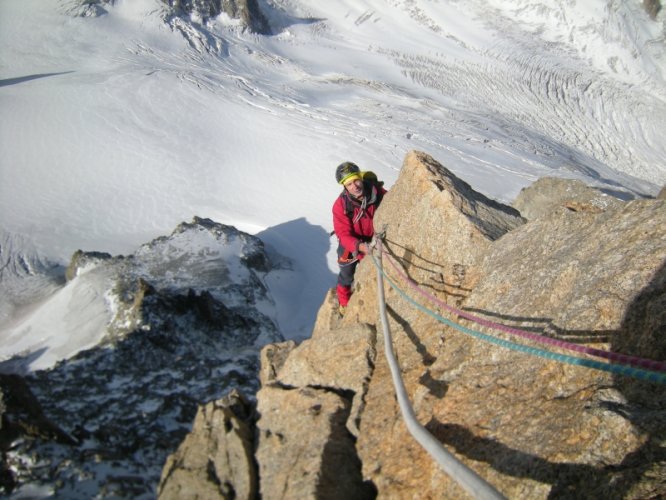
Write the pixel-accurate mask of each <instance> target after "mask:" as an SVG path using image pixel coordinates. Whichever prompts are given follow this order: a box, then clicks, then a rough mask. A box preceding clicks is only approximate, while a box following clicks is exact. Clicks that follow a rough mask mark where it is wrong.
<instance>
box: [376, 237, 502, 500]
mask: <svg viewBox="0 0 666 500" xmlns="http://www.w3.org/2000/svg"><path fill="white" fill-rule="evenodd" d="M377 246H378V248H379V250H380V252H379V263H378V262H377V260H376V259H375V256H374V255H373V254H372V253H371V254H370V255H371V257H372V260H373V262H374V263H375V266H376V267H377V289H378V303H379V315H380V318H381V321H382V328H383V331H384V352H385V354H386V359H387V361H388V364H389V368H390V370H391V378H392V379H393V385H394V387H395V392H396V396H397V398H398V404H399V405H400V411H401V413H402V417H403V418H404V420H405V424H406V426H407V430H408V431H409V432H410V434H411V435H412V436H413V437H414V439H416V441H417V442H418V443H419V444H420V445H421V446H422V447H423V448H424V449H425V450H426V451H427V452H428V453H429V454H430V456H432V457H433V458H434V459H435V460H436V461H437V463H438V464H439V466H440V467H441V468H442V470H444V472H445V473H447V474H448V475H449V476H450V477H451V478H453V479H454V480H455V481H456V482H457V483H458V484H459V485H460V486H461V487H462V488H464V489H465V491H467V492H468V493H469V494H470V495H472V496H473V497H474V498H480V499H497V498H504V497H503V496H502V495H501V494H500V493H499V492H498V491H497V490H496V489H495V488H493V486H491V485H490V484H488V483H487V482H486V481H485V480H484V479H483V478H482V477H480V476H479V475H478V474H476V472H474V471H473V470H472V469H470V468H469V467H467V466H466V465H465V464H464V463H462V462H461V461H459V460H458V459H457V458H456V457H455V456H454V455H453V454H451V453H450V452H449V451H448V450H447V449H446V448H444V447H443V446H442V444H441V443H440V442H439V441H438V440H437V439H435V438H434V437H433V436H432V434H430V433H429V432H428V431H427V430H426V428H425V427H423V426H422V425H421V424H420V423H419V421H418V420H417V418H416V414H415V413H414V410H413V408H412V406H411V404H410V402H409V397H408V396H407V390H406V389H405V384H404V382H403V381H402V377H401V376H400V366H399V365H398V362H397V360H396V358H395V353H394V352H393V340H392V338H391V331H390V329H389V326H388V317H387V315H386V301H385V297H384V281H383V278H384V276H385V274H384V270H383V268H382V264H381V255H382V252H381V240H377Z"/></svg>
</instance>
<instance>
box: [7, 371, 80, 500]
mask: <svg viewBox="0 0 666 500" xmlns="http://www.w3.org/2000/svg"><path fill="white" fill-rule="evenodd" d="M35 440H43V441H47V442H53V443H60V444H62V445H65V446H71V445H76V444H78V443H77V441H76V440H75V439H74V438H73V437H72V436H70V435H69V434H68V433H66V432H65V431H63V430H62V428H61V427H60V426H59V425H58V424H56V423H55V422H53V421H52V420H51V419H49V418H48V417H47V416H46V415H45V414H44V410H43V408H42V406H41V404H40V403H39V401H38V400H37V398H36V397H35V395H34V394H33V392H32V390H31V389H30V386H29V385H28V383H27V382H26V380H25V379H24V378H23V377H21V376H20V375H17V374H3V373H0V455H1V459H0V493H2V494H5V495H9V494H11V493H12V492H13V491H14V489H15V488H16V487H17V486H18V481H17V478H16V477H15V473H16V470H17V469H18V467H17V462H20V458H18V457H16V458H14V457H12V458H9V457H8V452H9V451H10V449H12V448H13V446H14V443H15V442H18V441H24V442H33V441H35Z"/></svg>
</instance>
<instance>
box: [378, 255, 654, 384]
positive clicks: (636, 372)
mask: <svg viewBox="0 0 666 500" xmlns="http://www.w3.org/2000/svg"><path fill="white" fill-rule="evenodd" d="M370 255H371V257H372V261H373V263H374V265H375V266H376V267H377V268H378V269H379V270H381V273H382V274H383V275H384V278H386V281H388V284H389V285H391V288H393V289H394V290H395V291H396V292H397V293H398V294H399V295H400V296H401V297H402V298H404V299H405V300H407V301H408V302H410V303H411V304H413V305H414V306H415V307H416V308H417V309H420V310H421V311H422V312H424V313H426V314H428V315H430V316H432V317H433V318H435V319H436V320H438V321H439V322H440V323H444V324H446V325H448V326H450V327H452V328H454V329H456V330H458V331H459V332H462V333H465V334H467V335H471V336H473V337H476V338H478V339H480V340H483V341H485V342H490V343H491V344H495V345H498V346H501V347H505V348H507V349H511V350H513V351H518V352H523V353H526V354H530V355H532V356H539V357H541V358H545V359H551V360H554V361H559V362H561V363H567V364H570V365H577V366H585V367H587V368H592V369H594V370H601V371H606V372H611V373H615V374H618V375H624V376H627V377H634V378H638V379H641V380H647V381H649V382H655V383H658V384H666V373H657V372H653V371H650V370H642V369H640V368H635V367H633V366H626V365H616V364H612V363H602V362H600V361H595V360H592V359H584V358H577V357H575V356H568V355H566V354H559V353H555V352H551V351H547V350H544V349H538V348H536V347H529V346H525V345H522V344H516V343H515V342H510V341H508V340H503V339H499V338H496V337H492V336H490V335H486V334H485V333H481V332H478V331H476V330H472V329H471V328H467V327H465V326H462V325H459V324H457V323H455V322H453V321H451V320H449V319H447V318H445V317H443V316H441V315H440V314H437V313H436V312H435V311H432V310H430V309H428V308H427V307H424V306H422V305H421V304H419V303H418V302H416V301H415V300H414V299H412V298H411V297H409V296H408V295H407V294H406V293H405V292H404V291H402V290H401V289H400V288H398V286H397V285H395V283H393V282H392V281H391V279H390V278H389V277H388V276H387V275H386V272H385V271H384V269H383V268H382V267H381V266H379V265H378V264H377V260H376V259H375V256H374V255H372V254H370Z"/></svg>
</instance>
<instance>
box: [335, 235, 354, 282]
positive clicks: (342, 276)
mask: <svg viewBox="0 0 666 500" xmlns="http://www.w3.org/2000/svg"><path fill="white" fill-rule="evenodd" d="M345 252H347V251H346V250H345V247H343V246H342V245H338V265H339V266H340V272H339V273H338V285H341V286H344V287H350V286H352V283H353V282H354V273H355V272H356V266H358V260H354V261H353V262H351V263H349V264H347V263H344V262H341V259H342V257H343V255H345ZM348 257H349V259H350V260H351V259H353V256H352V255H351V254H350V255H348Z"/></svg>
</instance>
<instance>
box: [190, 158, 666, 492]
mask: <svg viewBox="0 0 666 500" xmlns="http://www.w3.org/2000/svg"><path fill="white" fill-rule="evenodd" d="M549 182H550V181H544V182H541V183H537V184H536V185H535V186H534V187H533V189H530V188H528V189H527V190H526V191H525V192H524V193H522V194H521V198H522V200H523V201H522V203H523V206H524V208H525V209H526V210H527V211H528V212H530V213H534V214H537V215H538V216H537V217H535V218H534V219H533V220H531V221H530V222H527V223H524V219H522V218H521V217H520V216H519V215H518V213H517V212H516V211H515V210H514V209H512V208H510V207H505V206H501V205H499V204H495V203H494V202H488V201H486V200H485V199H484V197H482V196H480V195H479V194H478V193H475V192H474V191H473V190H472V189H471V188H470V187H469V186H467V185H465V184H464V183H461V182H460V181H459V180H457V179H455V178H454V177H453V176H452V175H451V174H450V172H448V170H447V169H445V168H444V167H443V166H442V165H440V164H438V163H437V162H436V161H435V160H434V159H432V158H431V157H429V156H427V155H424V154H420V153H412V154H410V155H408V157H407V158H406V160H405V163H404V166H403V169H402V172H401V175H400V178H399V179H398V181H397V183H396V185H395V186H394V187H393V188H392V189H391V190H390V192H389V193H388V194H387V195H386V197H385V198H384V202H383V204H382V206H381V208H380V209H379V211H378V213H377V215H376V221H377V222H378V224H379V226H378V227H379V228H381V227H382V225H386V246H387V251H388V253H389V254H390V255H391V258H392V259H394V260H395V261H397V263H398V264H399V266H400V267H402V268H403V269H404V270H405V272H406V273H407V274H408V275H409V277H410V279H411V280H413V281H414V282H415V283H416V284H417V285H419V286H420V287H422V288H423V289H425V290H426V291H427V292H429V293H430V294H433V295H434V296H436V298H437V299H438V300H441V301H444V302H446V303H447V304H450V305H453V306H456V307H458V308H461V309H462V310H463V311H466V312H467V313H473V314H475V315H477V316H481V317H483V318H484V319H486V320H491V321H495V322H499V323H502V324H504V325H506V326H512V327H517V328H523V329H525V330H527V331H529V332H536V333H538V334H541V335H545V336H548V337H555V338H556V339H559V340H564V341H568V342H570V343H575V344H579V345H587V346H590V347H594V348H597V349H607V350H611V351H615V352H622V353H626V354H630V355H635V356H642V357H647V358H652V359H656V360H661V361H663V360H665V359H666V337H665V336H664V334H663V333H664V332H663V329H664V324H666V308H665V307H664V303H665V301H666V275H665V274H664V262H665V261H666V205H665V203H666V202H665V201H664V200H640V201H630V202H626V203H625V202H622V201H619V200H614V201H613V202H611V203H605V204H603V206H598V205H596V204H595V203H594V201H595V200H599V199H605V198H604V196H603V194H601V193H596V194H594V193H591V192H589V191H588V189H587V188H584V187H582V186H580V185H578V184H577V183H575V182H569V181H558V182H556V183H554V184H550V185H551V187H552V186H553V185H556V186H557V189H556V191H555V193H556V194H555V198H556V199H555V200H553V203H552V205H553V207H547V206H545V205H544V203H543V200H542V197H543V198H545V197H544V196H543V193H544V186H545V185H549ZM530 191H532V192H530ZM558 192H559V193H567V197H566V198H567V201H566V202H565V203H564V206H562V199H563V198H562V197H561V196H560V195H558V194H557V193H558ZM532 201H534V202H535V203H534V205H532ZM571 204H573V205H574V206H579V207H596V208H595V209H594V210H591V209H590V210H587V209H572V208H571V206H568V205H571ZM558 207H559V208H558ZM416 227H418V231H416V230H415V228H416ZM384 269H385V270H386V272H387V273H388V275H389V277H390V278H391V280H392V281H393V282H394V283H396V284H397V286H399V287H400V288H401V289H402V290H404V291H406V292H407V293H408V295H410V296H412V297H413V298H414V299H415V300H416V301H417V302H419V303H422V304H424V305H425V306H426V307H429V308H430V309H432V310H438V307H437V306H435V305H434V304H432V303H429V302H427V301H426V300H425V299H424V298H423V297H422V296H420V295H417V294H414V293H411V292H410V291H409V286H408V285H407V284H406V283H405V282H404V281H403V280H402V279H401V277H400V276H399V275H398V274H397V273H396V272H395V270H393V268H392V267H391V266H390V265H389V264H388V263H387V262H385V263H384ZM385 286H386V288H387V303H388V312H389V317H390V327H391V330H392V333H393V338H394V349H395V351H396V352H397V356H398V359H399V362H400V366H401V371H402V376H403V378H404V380H405V384H406V386H407V391H408V393H409V394H410V397H411V401H412V404H413V405H414V408H415V412H416V415H417V418H418V419H419V421H420V422H421V423H422V424H423V425H425V426H426V428H427V429H428V430H429V431H430V432H431V433H432V434H433V435H434V436H435V437H436V439H438V440H439V441H440V442H441V443H442V444H443V445H444V446H445V447H446V448H448V449H449V450H450V451H451V452H453V453H454V454H455V455H456V456H457V457H458V459H460V460H461V461H463V462H465V463H466V464H467V465H468V466H469V467H471V468H472V469H474V470H475V471H476V472H477V473H479V474H480V475H481V476H482V477H484V478H485V479H486V480H487V481H488V482H490V483H491V484H492V485H494V486H495V487H496V488H497V489H498V490H499V491H500V492H501V493H502V494H504V495H506V496H507V497H509V498H558V497H563V498H564V497H569V496H570V495H571V492H572V491H575V494H576V495H577V496H581V497H600V496H608V497H617V498H652V497H658V496H663V495H664V494H666V483H664V478H665V477H666V470H665V469H664V462H663V460H662V458H661V457H662V455H663V453H662V451H661V450H662V445H663V439H664V435H665V432H666V408H665V407H664V405H663V401H664V397H665V396H666V387H665V386H664V385H660V384H656V383H651V382H647V381H642V380H640V379H637V378H631V377H628V376H624V375H619V374H613V373H612V372H606V371H603V370H593V369H589V368H586V367H584V366H575V365H574V366H572V365H571V364H565V363H561V362H558V361H555V360H553V359H543V358H542V357H537V356H529V355H527V354H526V353H523V352H517V351H514V350H511V349H507V348H506V347H505V346H500V345H496V344H493V343H488V342H483V341H481V340H479V339H478V338H476V337H474V336H470V335H465V334H463V333H461V332H460V331H458V330H455V329H453V328H452V327H450V326H447V325H445V324H442V323H440V322H438V321H436V320H435V319H433V317H432V316H431V315H428V314H426V313H424V312H423V311H421V310H417V309H416V308H414V306H413V305H411V304H410V303H409V302H407V301H405V300H404V298H403V297H402V295H399V294H398V293H396V292H395V291H394V290H393V288H391V287H389V286H388V285H385ZM376 287H377V285H376V271H375V268H374V266H373V264H372V262H371V260H370V259H364V261H363V262H362V263H361V265H360V266H359V269H358V272H357V280H356V284H355V293H354V296H353V297H352V299H351V301H350V304H349V307H348V309H347V312H346V314H345V316H344V318H342V319H340V318H339V317H337V318H336V317H335V316H334V315H333V311H334V308H335V298H334V294H333V293H330V294H329V295H328V296H327V298H326V300H325V302H324V304H323V306H322V308H321V310H320V313H319V317H318V320H317V324H316V327H315V331H314V332H313V335H312V338H311V339H309V340H307V341H304V342H303V343H302V344H301V345H299V346H294V345H293V343H290V344H285V343H282V344H275V345H270V346H267V347H265V348H264V350H263V353H264V355H263V356H262V362H263V363H264V366H262V373H263V374H264V375H263V376H262V389H261V390H260V391H259V393H258V395H257V399H258V403H257V417H256V428H257V433H258V434H257V435H258V439H259V442H258V445H257V452H256V458H257V461H258V464H259V489H260V491H261V493H262V495H263V496H264V497H266V498H272V497H279V496H281V495H282V494H283V493H284V492H285V491H289V493H290V494H293V495H294V496H303V495H311V496H317V495H318V494H320V493H321V492H322V491H326V492H328V493H330V492H331V491H332V490H328V489H323V490H322V489H320V488H327V485H328V480H327V478H329V477H330V474H331V473H332V472H333V471H336V472H337V473H338V475H337V480H338V481H339V483H340V484H344V485H346V486H349V487H350V488H351V490H345V491H344V495H346V496H354V495H355V496H357V497H360V498H362V497H364V496H365V495H368V494H370V495H374V494H377V495H378V496H379V497H401V498H407V497H408V498H415V497H419V498H422V497H431V496H432V497H446V498H449V497H450V498H459V497H463V496H465V493H464V491H463V490H462V489H461V488H460V487H459V486H458V485H457V484H456V483H455V482H454V481H453V480H452V478H450V477H448V476H447V475H446V474H444V473H443V472H442V471H441V470H440V469H439V467H438V466H437V464H436V463H435V462H434V461H433V460H432V459H431V457H430V456H429V455H428V454H427V453H426V452H425V451H424V450H423V449H421V448H420V446H419V445H418V444H417V443H416V442H415V440H414V439H413V438H412V437H411V436H410V435H409V434H408V432H407V430H406V427H405V425H404V423H403V421H402V416H401V414H400V411H399V408H398V406H397V403H396V400H395V396H394V389H393V385H392V383H391V380H390V373H389V369H388V365H387V363H386V360H385V358H384V356H383V355H382V354H379V355H375V353H376V352H379V353H381V352H382V346H383V337H382V336H381V335H379V336H375V335H374V332H375V330H376V329H378V328H379V327H380V325H379V324H378V317H377V312H376V311H377V303H376V300H377V294H376ZM441 314H444V315H445V316H447V317H450V319H452V320H454V321H456V322H458V323H462V324H463V325H464V326H466V327H468V328H472V329H474V330H477V331H479V332H481V333H484V334H489V335H493V336H494V337H499V338H501V339H504V340H509V341H512V342H517V343H519V344H523V345H527V346H528V347H532V348H537V349H539V348H541V349H550V350H555V351H556V352H557V353H560V354H566V355H572V352H571V351H567V350H564V349H558V348H554V347H552V346H551V347H549V348H548V347H544V345H543V344H539V343H537V342H535V341H534V340H525V339H523V338H516V337H514V336H509V335H507V334H505V333H498V332H496V331H493V330H491V329H489V328H487V327H482V326H478V325H476V324H474V323H472V322H470V321H468V320H463V319H461V318H457V317H455V316H453V317H451V316H452V315H451V314H449V313H447V312H444V311H442V312H441ZM573 355H575V356H579V357H583V356H584V355H581V354H575V353H573ZM354 407H355V408H356V410H353V408H354ZM356 423H358V424H359V426H358V434H357V439H356V440H355V441H354V440H353V439H351V436H352V435H353V434H352V432H350V429H354V427H355V424H356ZM324 424H325V425H324ZM192 432H193V434H197V433H201V432H204V430H203V429H201V428H198V427H196V426H195V428H194V429H193V431H192ZM345 443H346V444H345ZM216 452H217V453H220V452H219V450H218V451H216ZM331 452H333V457H335V458H337V459H339V460H340V459H341V458H340V457H344V458H343V459H341V460H342V461H343V462H344V463H346V464H347V466H348V467H347V469H345V470H344V471H343V470H342V469H335V467H339V461H336V460H334V459H333V458H332V457H331V455H328V454H329V453H331ZM303 456H306V457H308V459H309V460H308V462H307V465H306V464H303V463H302V462H301V460H300V459H299V458H297V457H303ZM285 457H286V459H285ZM350 485H353V486H350ZM338 493H340V492H338ZM331 494H334V493H331Z"/></svg>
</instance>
